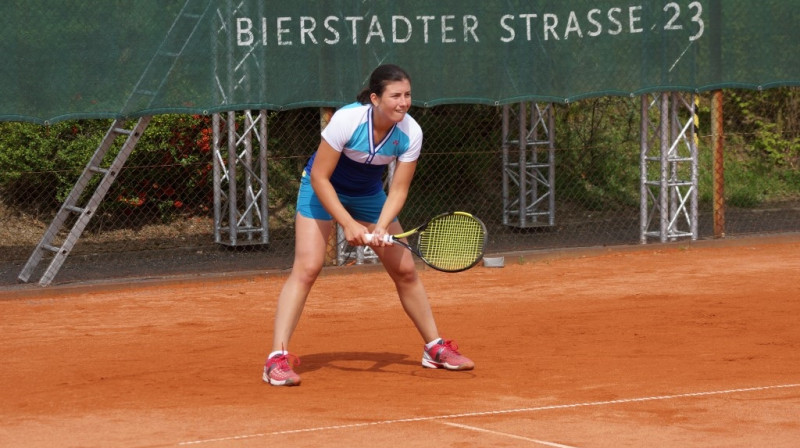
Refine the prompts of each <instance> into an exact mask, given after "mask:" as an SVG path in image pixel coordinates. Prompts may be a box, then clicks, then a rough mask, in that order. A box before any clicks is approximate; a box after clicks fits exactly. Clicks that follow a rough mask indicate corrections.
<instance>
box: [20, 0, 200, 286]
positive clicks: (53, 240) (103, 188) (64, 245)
mask: <svg viewBox="0 0 800 448" xmlns="http://www.w3.org/2000/svg"><path fill="white" fill-rule="evenodd" d="M198 6H199V7H201V8H202V9H197V8H198ZM193 8H194V9H193ZM207 8H208V4H203V3H201V2H196V1H193V0H186V1H185V3H184V4H183V6H182V7H181V10H180V11H179V12H178V14H177V15H176V16H175V20H174V21H173V23H172V25H171V26H170V28H169V30H168V31H167V34H166V36H164V40H162V41H161V44H160V45H159V47H158V49H157V50H156V52H155V53H154V54H153V56H152V58H151V59H150V62H149V63H148V64H147V67H146V68H145V70H144V72H143V73H142V76H140V77H139V80H138V81H137V82H136V85H135V86H134V88H133V89H132V90H131V94H130V95H129V96H128V99H127V100H126V102H125V106H124V107H123V108H122V111H121V114H122V115H123V116H124V115H125V114H126V113H128V112H129V111H131V110H146V109H148V108H149V107H151V106H152V104H153V101H154V100H155V99H156V98H157V96H158V94H159V93H160V91H161V89H162V88H163V87H164V84H165V83H166V80H167V78H168V77H169V74H170V73H171V72H172V69H173V68H174V67H175V64H176V63H177V61H178V58H180V56H181V54H182V53H183V51H184V49H185V48H186V45H187V44H188V43H189V41H190V40H191V38H192V36H193V35H194V34H195V32H196V31H197V28H198V27H199V25H200V24H201V23H202V22H203V20H202V19H203V17H204V15H205V14H206V10H207ZM195 9H196V10H195ZM187 29H188V30H191V31H189V32H188V34H187V33H186V32H185V30H187ZM151 119H152V116H149V115H146V116H142V117H140V118H139V119H138V121H136V124H135V125H133V127H126V126H127V125H128V122H129V121H132V120H128V119H124V118H119V119H116V120H114V122H113V123H111V127H109V129H108V131H107V132H106V134H105V136H104V137H103V140H102V141H101V142H100V144H99V145H98V147H97V149H96V150H95V152H94V154H93V155H92V158H91V159H90V160H89V163H88V164H87V165H86V168H84V170H83V173H81V175H80V177H79V178H78V181H77V182H76V183H75V186H74V187H73V188H72V191H71V192H70V194H69V196H67V199H66V200H65V201H64V203H63V204H62V205H61V208H60V209H59V210H58V213H57V214H56V216H55V218H54V219H53V221H52V222H51V223H50V226H49V227H48V228H47V230H46V231H45V233H44V236H43V237H42V239H41V241H39V244H38V245H37V246H36V249H34V250H33V253H32V254H31V256H30V258H28V262H27V263H26V264H25V267H23V268H22V271H21V272H20V274H19V276H18V277H17V278H18V279H19V281H21V282H25V283H27V282H28V280H30V278H31V275H33V273H34V271H35V270H36V267H37V266H38V265H39V263H40V262H41V261H42V259H43V258H44V256H45V255H46V254H48V253H53V254H54V256H53V259H52V261H51V262H50V265H49V266H48V267H47V269H46V270H45V271H44V273H43V274H42V277H41V278H40V280H39V285H40V286H47V285H49V284H50V283H51V282H52V281H53V278H55V276H56V274H57V273H58V271H59V270H60V269H61V265H63V264H64V261H65V260H66V259H67V256H68V255H69V253H70V251H72V249H73V247H74V246H75V243H77V241H78V239H79V238H80V237H81V234H82V233H83V231H84V229H86V225H87V224H89V221H90V220H91V218H92V216H94V214H95V212H96V211H97V207H98V206H99V205H100V203H101V202H102V201H103V198H104V197H105V195H106V193H107V192H108V189H109V188H110V187H111V184H113V183H114V180H115V179H116V178H117V175H119V173H120V170H121V169H122V167H123V165H125V161H126V160H128V156H129V155H130V154H131V152H132V151H133V148H134V147H135V146H136V143H137V142H138V141H139V138H140V137H141V136H142V133H144V130H145V129H147V125H148V124H149V123H150V120H151ZM122 137H125V141H124V143H123V144H122V146H121V148H120V150H119V152H118V153H117V154H116V156H114V158H113V160H112V161H111V162H110V164H109V165H108V166H106V167H103V166H101V165H102V164H103V161H104V160H105V159H106V155H107V154H109V151H110V150H111V149H112V148H114V147H115V143H116V142H117V140H118V139H120V140H121V138H122ZM97 174H101V175H102V176H103V177H102V179H101V180H100V181H99V182H98V184H97V187H96V189H95V191H94V192H92V193H91V195H90V196H89V197H88V199H85V196H84V194H83V193H84V190H86V187H87V186H88V185H89V183H90V181H91V179H92V178H93V177H94V176H95V175H97ZM84 199H85V201H84ZM70 217H74V222H73V223H72V226H71V228H70V230H69V233H67V235H66V237H65V238H64V239H63V241H61V242H60V243H59V242H57V240H58V238H57V237H58V234H59V232H60V231H61V228H62V227H64V225H65V224H66V223H67V222H68V221H73V220H70Z"/></svg>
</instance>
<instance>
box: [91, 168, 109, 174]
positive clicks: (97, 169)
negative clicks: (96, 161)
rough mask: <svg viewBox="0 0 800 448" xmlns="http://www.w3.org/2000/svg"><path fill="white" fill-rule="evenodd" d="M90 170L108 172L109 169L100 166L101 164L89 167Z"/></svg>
mask: <svg viewBox="0 0 800 448" xmlns="http://www.w3.org/2000/svg"><path fill="white" fill-rule="evenodd" d="M89 171H91V172H93V173H99V174H106V173H107V172H108V170H107V169H105V168H100V167H99V166H90V167H89Z"/></svg>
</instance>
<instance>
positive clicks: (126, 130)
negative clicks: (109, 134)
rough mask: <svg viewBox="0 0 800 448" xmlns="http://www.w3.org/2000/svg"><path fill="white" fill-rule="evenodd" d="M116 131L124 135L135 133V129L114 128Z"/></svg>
mask: <svg viewBox="0 0 800 448" xmlns="http://www.w3.org/2000/svg"><path fill="white" fill-rule="evenodd" d="M114 133H116V134H123V135H131V134H132V133H133V131H131V130H130V129H123V128H114Z"/></svg>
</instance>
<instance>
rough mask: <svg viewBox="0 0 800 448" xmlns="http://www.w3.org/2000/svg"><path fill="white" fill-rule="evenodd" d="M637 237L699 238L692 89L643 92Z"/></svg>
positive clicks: (694, 104) (694, 101) (665, 239)
mask: <svg viewBox="0 0 800 448" xmlns="http://www.w3.org/2000/svg"><path fill="white" fill-rule="evenodd" d="M641 101H642V104H641V108H642V111H641V114H642V120H641V158H640V168H641V170H640V171H641V207H640V213H641V218H640V227H641V233H640V241H641V243H642V244H646V243H647V241H648V238H658V239H659V240H660V241H661V242H667V241H675V240H676V239H678V238H686V237H689V238H691V239H692V240H696V239H697V142H696V137H695V127H696V126H697V112H696V101H697V98H696V96H695V95H694V94H685V93H678V92H663V93H659V94H656V95H653V96H648V95H643V96H642V100H641Z"/></svg>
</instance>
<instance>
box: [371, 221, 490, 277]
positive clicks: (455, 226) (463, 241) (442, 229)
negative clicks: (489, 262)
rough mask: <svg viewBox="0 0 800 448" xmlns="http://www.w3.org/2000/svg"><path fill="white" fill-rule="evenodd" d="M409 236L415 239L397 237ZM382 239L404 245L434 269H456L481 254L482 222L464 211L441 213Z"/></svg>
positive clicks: (483, 241)
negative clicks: (408, 241)
mask: <svg viewBox="0 0 800 448" xmlns="http://www.w3.org/2000/svg"><path fill="white" fill-rule="evenodd" d="M409 237H412V238H413V239H414V240H416V243H415V244H413V243H412V244H407V243H405V242H403V241H400V239H402V238H409ZM366 238H367V241H369V240H371V239H372V234H371V233H368V234H367V235H366ZM384 241H386V242H387V243H389V242H391V243H393V244H399V245H400V246H403V247H405V248H406V249H408V250H410V251H411V252H412V253H413V254H414V255H416V256H418V257H419V258H420V259H422V261H424V262H425V264H427V265H428V266H430V267H432V268H434V269H436V270H439V271H442V272H460V271H464V270H467V269H469V268H471V267H473V266H475V265H476V264H477V263H478V262H479V261H480V260H481V258H483V251H484V247H485V246H486V226H485V225H484V224H483V222H482V221H481V220H480V219H478V218H476V217H474V216H472V215H471V214H469V213H466V212H450V213H443V214H441V215H437V216H435V217H433V218H431V219H430V220H429V221H428V222H426V223H425V224H423V225H421V226H419V227H417V228H415V229H412V230H409V231H407V232H403V233H400V234H397V235H385V236H384Z"/></svg>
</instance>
